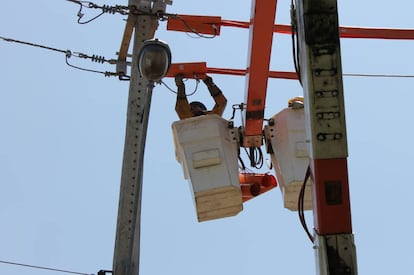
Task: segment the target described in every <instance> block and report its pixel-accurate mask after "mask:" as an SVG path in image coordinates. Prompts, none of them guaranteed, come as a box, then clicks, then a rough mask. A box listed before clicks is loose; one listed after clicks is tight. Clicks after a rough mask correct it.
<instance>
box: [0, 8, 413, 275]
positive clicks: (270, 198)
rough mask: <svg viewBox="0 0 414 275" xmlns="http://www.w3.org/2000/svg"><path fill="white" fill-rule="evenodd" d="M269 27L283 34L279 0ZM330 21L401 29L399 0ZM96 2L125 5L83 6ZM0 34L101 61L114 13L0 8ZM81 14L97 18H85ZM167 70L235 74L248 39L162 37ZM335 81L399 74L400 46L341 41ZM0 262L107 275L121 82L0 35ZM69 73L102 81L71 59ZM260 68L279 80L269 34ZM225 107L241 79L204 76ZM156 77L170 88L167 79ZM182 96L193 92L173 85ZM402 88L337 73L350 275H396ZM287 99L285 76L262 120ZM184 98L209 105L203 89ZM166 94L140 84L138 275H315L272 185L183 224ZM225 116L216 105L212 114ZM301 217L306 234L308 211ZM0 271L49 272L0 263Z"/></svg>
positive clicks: (408, 53)
mask: <svg viewBox="0 0 414 275" xmlns="http://www.w3.org/2000/svg"><path fill="white" fill-rule="evenodd" d="M278 2H279V3H278V10H277V19H276V21H277V23H281V24H289V23H290V19H289V5H290V1H287V0H285V1H278ZM339 2H340V3H339V17H340V23H341V25H343V26H365V27H392V28H411V29H412V28H414V21H413V17H412V10H413V9H414V3H413V2H412V1H409V0H396V1H393V2H392V4H391V2H389V1H388V2H387V1H383V2H381V1H373V0H366V1H357V0H346V1H339ZM96 3H97V4H110V5H115V4H121V5H126V4H127V2H126V1H124V2H116V1H113V0H112V1H107V2H105V1H99V2H96ZM2 10H3V12H2V16H1V17H0V26H1V28H0V29H1V31H0V35H1V36H4V37H11V38H16V39H20V40H25V41H30V42H35V43H39V44H43V45H47V46H51V47H56V48H60V49H64V50H66V49H70V50H72V51H78V52H82V53H85V54H90V55H92V54H98V55H104V56H105V57H107V58H115V52H116V51H118V50H119V46H120V41H121V37H122V32H123V28H124V24H125V23H124V21H123V20H122V19H123V17H122V16H119V15H105V16H102V17H101V18H99V19H98V20H96V21H94V22H92V23H89V24H87V25H78V24H77V23H76V20H77V17H76V13H77V11H78V8H77V6H76V5H75V4H72V3H70V2H66V1H56V0H54V1H52V0H37V1H24V2H19V1H4V3H2ZM84 12H85V18H86V17H89V16H93V15H94V14H96V12H97V11H94V10H85V11H84ZM168 12H171V13H181V14H197V15H202V14H208V15H220V16H222V17H223V18H224V19H234V20H244V21H247V20H248V19H249V17H250V1H247V0H243V1H236V0H226V1H221V0H210V1H201V0H194V1H184V0H175V1H174V4H173V6H170V7H169V8H168ZM156 36H157V38H159V39H162V40H164V41H166V42H168V43H169V45H170V47H171V50H172V56H173V62H187V61H207V64H208V66H210V67H226V68H245V67H246V62H247V57H246V56H247V37H248V31H247V30H244V29H231V28H223V29H222V33H221V36H219V37H217V38H215V39H193V38H191V37H189V36H187V35H186V34H184V33H178V32H167V31H166V25H165V23H161V24H160V27H159V31H158V32H157V35H156ZM341 42H342V44H341V46H342V64H343V72H344V73H378V74H411V75H413V74H414V69H413V67H412V64H413V54H412V49H413V46H414V42H413V41H392V40H388V41H385V40H366V39H358V40H357V39H352V40H351V39H347V40H345V39H342V40H341ZM0 58H1V61H2V64H3V66H2V67H1V69H0V77H1V80H2V81H1V83H2V84H1V90H0V126H1V128H2V131H1V135H0V186H1V192H0V221H1V227H0V260H3V261H14V262H20V263H25V264H33V265H41V266H48V267H56V268H61V269H69V270H74V271H78V272H84V273H96V272H97V271H98V270H99V269H111V268H112V257H113V246H114V238H115V226H116V215H117V208H118V196H119V183H120V176H121V165H122V154H123V143H124V137H125V123H126V122H125V118H126V107H127V104H126V101H127V95H128V83H127V82H120V81H118V80H117V79H116V78H105V77H103V76H102V75H98V74H93V73H87V72H82V71H79V70H74V69H72V68H70V67H68V66H66V64H65V59H64V55H63V54H60V53H55V52H51V51H46V50H42V49H36V48H32V47H27V46H22V45H18V44H12V43H7V42H4V41H0ZM70 61H71V62H73V63H74V64H76V65H79V66H82V67H87V68H95V69H102V70H108V71H113V70H114V69H115V68H114V67H113V66H110V65H96V64H93V63H91V62H89V61H87V60H80V59H75V58H71V59H70ZM271 69H272V70H288V71H292V70H293V64H292V57H291V43H290V37H289V36H286V35H275V37H274V47H273V56H272V64H271ZM213 77H214V79H215V81H216V83H217V84H218V85H219V86H220V87H221V88H222V90H223V91H224V93H225V94H226V96H227V98H228V100H229V106H230V105H231V104H236V103H240V102H242V101H243V98H244V91H245V87H244V85H245V82H244V78H243V77H239V76H238V77H233V76H223V75H213ZM166 82H167V83H168V84H169V85H170V86H172V87H174V82H173V80H172V79H167V80H166ZM187 85H188V89H189V90H191V89H192V87H194V82H192V81H188V82H187ZM413 85H414V79H413V78H366V77H365V78H356V77H345V78H344V88H345V104H346V111H347V113H346V118H347V131H348V147H349V159H348V162H349V178H350V192H351V207H352V218H353V229H354V233H355V243H356V246H357V256H358V266H359V273H360V274H379V275H381V274H408V273H409V272H410V271H411V270H412V264H411V262H410V259H411V254H412V247H413V245H414V237H413V236H412V230H413V222H412V210H413V205H412V201H413V196H412V194H414V185H413V182H412V181H413V180H412V174H411V169H413V168H412V164H413V162H412V157H413V154H414V149H413V147H412V144H411V143H412V140H413V138H414V134H413V122H414V119H413V114H412V107H411V103H412V102H413V101H414V92H413V88H412V87H413ZM300 94H302V90H301V87H300V85H299V84H298V83H297V82H296V81H291V80H276V79H270V80H269V85H268V99H267V104H266V105H267V109H266V116H267V117H270V116H272V115H273V114H275V113H277V112H278V111H280V110H281V109H282V108H284V107H285V106H286V102H287V100H288V99H289V98H291V97H293V96H296V95H300ZM191 99H194V100H202V101H205V102H207V105H210V106H211V105H212V104H213V103H212V102H211V101H209V100H211V99H210V98H209V96H208V92H207V91H206V89H205V87H204V86H203V85H200V87H199V90H198V92H197V93H196V95H195V96H193V97H192V98H191ZM174 104H175V95H174V94H173V93H171V92H170V91H168V90H167V89H166V88H165V87H164V86H156V88H155V90H154V94H153V101H152V107H151V117H150V122H149V130H148V139H147V146H146V155H145V156H146V159H145V170H144V189H143V206H142V232H141V236H142V240H141V273H140V274H141V275H148V274H171V275H173V274H177V275H178V274H180V275H185V274H197V275H207V274H208V275H211V274H216V275H229V274H238V275H247V274H260V275H270V274H315V261H314V252H313V249H312V244H311V243H310V242H309V240H308V239H307V236H306V234H305V232H304V231H303V229H302V228H301V225H300V223H299V220H298V217H297V213H296V212H290V211H289V210H286V209H284V208H283V206H282V199H281V194H280V190H279V189H275V190H272V191H270V192H268V193H267V194H265V195H263V196H260V197H258V198H256V199H254V200H252V201H250V202H248V203H246V204H245V207H244V211H243V212H242V213H240V214H239V215H238V216H235V217H232V218H228V219H222V220H216V221H211V222H205V223H197V221H196V215H195V210H194V207H193V203H192V201H191V194H190V190H189V188H188V184H187V182H186V181H185V180H184V178H183V175H182V171H181V167H180V166H179V164H178V163H177V162H176V160H175V156H174V148H173V138H172V133H171V123H172V122H173V121H175V120H176V119H177V117H176V114H175V112H174ZM230 116H231V109H230V108H228V109H227V110H226V112H225V117H227V118H229V117H230ZM307 217H308V223H309V225H310V226H312V218H311V213H308V215H307ZM0 274H8V275H14V274H31V275H43V274H45V275H47V274H59V273H54V272H50V271H41V270H34V269H26V268H22V267H15V266H8V265H4V264H0Z"/></svg>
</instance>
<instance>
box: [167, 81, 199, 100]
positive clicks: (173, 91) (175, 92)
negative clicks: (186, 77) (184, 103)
mask: <svg viewBox="0 0 414 275" xmlns="http://www.w3.org/2000/svg"><path fill="white" fill-rule="evenodd" d="M160 83H161V84H162V85H164V86H165V87H166V88H167V89H168V90H169V91H170V92H172V93H174V94H177V91H175V90H173V89H172V88H171V87H170V86H168V84H167V83H165V82H164V81H163V80H161V81H160ZM199 83H200V80H199V79H198V78H196V86H195V88H194V91H192V92H191V93H189V94H186V95H185V96H192V95H195V93H196V92H197V90H198V84H199Z"/></svg>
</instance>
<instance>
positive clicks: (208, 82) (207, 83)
mask: <svg viewBox="0 0 414 275" xmlns="http://www.w3.org/2000/svg"><path fill="white" fill-rule="evenodd" d="M203 81H204V83H205V84H206V85H207V86H209V85H212V84H214V83H213V78H211V76H206V78H205V79H204V80H203Z"/></svg>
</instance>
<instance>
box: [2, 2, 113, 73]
mask: <svg viewBox="0 0 414 275" xmlns="http://www.w3.org/2000/svg"><path fill="white" fill-rule="evenodd" d="M68 1H69V0H68ZM0 39H2V40H4V41H6V42H12V43H18V44H22V45H27V46H31V47H37V48H42V49H45V50H50V51H54V52H59V53H63V54H65V61H66V64H67V65H68V66H70V67H72V68H75V69H78V70H82V71H87V72H93V73H100V74H103V75H105V76H117V75H118V74H117V73H114V72H108V71H98V70H91V69H86V68H82V67H79V66H75V65H73V64H70V63H69V58H70V57H72V56H74V57H77V58H83V59H90V60H91V61H92V62H96V63H101V64H102V63H109V64H116V63H117V60H114V59H106V58H105V57H103V56H100V55H87V54H84V53H80V52H72V51H71V50H62V49H58V48H54V47H49V46H44V45H41V44H36V43H32V42H26V41H22V40H17V39H13V38H8V37H4V36H0Z"/></svg>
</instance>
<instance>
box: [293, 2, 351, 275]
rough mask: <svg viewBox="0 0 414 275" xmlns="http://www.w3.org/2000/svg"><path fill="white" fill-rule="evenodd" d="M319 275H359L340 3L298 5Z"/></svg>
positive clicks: (302, 78)
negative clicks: (353, 229)
mask: <svg viewBox="0 0 414 275" xmlns="http://www.w3.org/2000/svg"><path fill="white" fill-rule="evenodd" d="M296 18H297V30H298V41H299V49H300V54H299V59H300V62H299V63H300V72H301V80H302V84H303V90H304V99H305V124H306V128H307V129H306V134H307V140H309V141H310V150H309V157H310V171H311V176H312V180H313V184H312V198H313V203H312V207H313V216H314V227H315V234H314V244H315V252H316V267H317V274H318V275H342V274H347V275H357V274H358V271H357V263H356V251H355V245H354V236H353V234H352V225H351V207H350V201H349V186H348V168H347V157H348V148H347V134H346V125H345V106H344V91H343V83H342V65H341V51H340V42H339V25H338V10H337V1H336V0H296Z"/></svg>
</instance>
